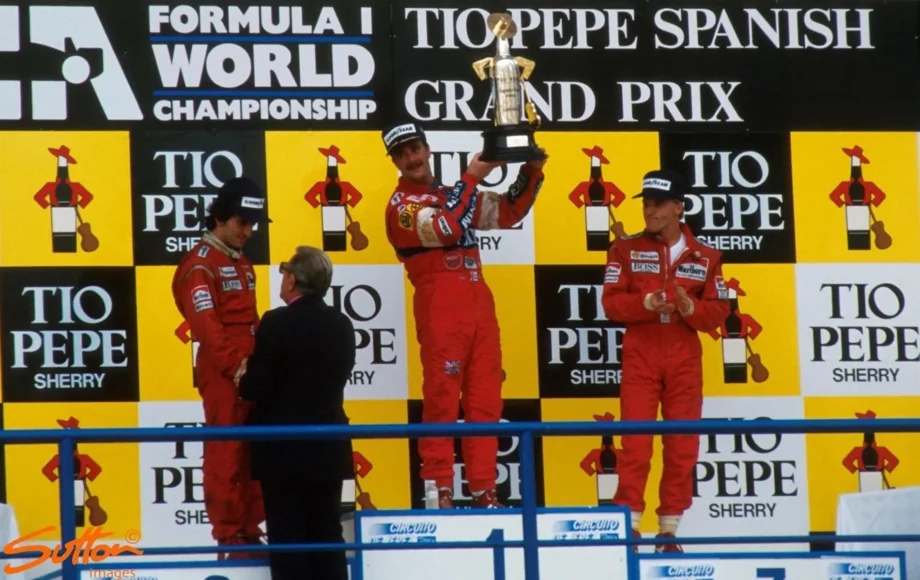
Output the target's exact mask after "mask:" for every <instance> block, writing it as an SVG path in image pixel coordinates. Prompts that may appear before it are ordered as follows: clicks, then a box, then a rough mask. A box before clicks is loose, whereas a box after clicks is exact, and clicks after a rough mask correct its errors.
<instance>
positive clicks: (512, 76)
mask: <svg viewBox="0 0 920 580" xmlns="http://www.w3.org/2000/svg"><path fill="white" fill-rule="evenodd" d="M486 22H487V24H488V26H489V29H490V30H491V31H492V33H493V34H495V39H496V45H495V56H490V57H488V58H484V59H482V60H477V61H476V62H474V63H473V70H474V71H476V75H477V76H478V77H479V80H483V81H484V80H486V77H487V76H488V77H491V78H492V98H493V102H494V103H495V115H494V119H493V126H492V127H490V128H489V129H487V130H485V131H483V132H482V138H483V147H482V155H481V156H480V159H482V160H483V161H505V162H511V163H515V162H527V161H533V160H536V159H543V158H544V157H545V155H544V154H543V153H542V152H541V151H540V149H539V148H538V147H537V144H536V143H535V142H534V137H533V133H534V131H535V130H536V129H539V128H540V124H541V119H540V115H539V114H538V113H537V108H536V107H535V106H534V104H533V101H531V100H530V95H528V94H527V87H526V86H525V85H524V81H526V80H527V79H528V78H529V77H530V74H531V73H532V72H533V69H534V66H536V64H535V63H534V62H533V61H532V60H528V59H526V58H522V57H520V56H511V48H510V43H509V39H510V38H512V37H514V34H515V33H516V32H517V25H516V24H515V23H514V20H512V18H511V15H510V14H508V13H493V14H490V15H489V19H488V20H487V21H486ZM486 68H488V69H489V72H488V73H486ZM522 97H523V103H522ZM522 104H523V105H524V106H523V107H522V106H521V105H522ZM522 108H523V110H524V113H525V114H526V115H527V120H526V121H524V120H522V119H521V109H522Z"/></svg>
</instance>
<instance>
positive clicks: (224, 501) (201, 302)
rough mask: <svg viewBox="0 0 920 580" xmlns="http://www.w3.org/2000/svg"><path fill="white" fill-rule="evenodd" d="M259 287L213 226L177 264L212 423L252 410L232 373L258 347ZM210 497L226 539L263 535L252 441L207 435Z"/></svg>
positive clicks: (230, 422) (177, 290)
mask: <svg viewBox="0 0 920 580" xmlns="http://www.w3.org/2000/svg"><path fill="white" fill-rule="evenodd" d="M255 287H256V275H255V270H254V269H253V267H252V263H251V262H250V261H249V259H248V258H246V257H245V256H243V255H242V254H240V253H239V252H237V251H235V250H233V249H231V248H229V247H227V246H226V245H225V244H223V243H222V242H221V241H220V240H218V239H217V238H216V237H215V236H214V235H213V234H211V233H210V232H205V234H204V236H202V239H201V242H199V244H198V245H197V246H195V247H194V248H192V249H191V250H190V251H189V252H188V253H187V254H185V256H183V257H182V260H181V261H180V262H179V266H178V267H177V268H176V273H175V275H174V277H173V283H172V292H173V298H174V300H175V302H176V306H177V307H178V308H179V312H180V313H181V314H182V316H183V318H185V320H186V321H188V323H189V324H190V326H191V331H192V334H193V335H194V336H195V337H197V339H198V340H199V341H200V347H199V349H198V358H197V361H196V367H197V371H198V391H199V393H200V394H201V398H202V401H203V404H204V416H205V424H206V425H208V426H220V427H231V426H238V425H242V424H243V422H244V421H245V419H246V415H247V413H248V411H249V407H250V403H248V402H246V401H243V400H242V399H240V398H239V395H238V393H237V388H236V386H235V385H234V384H233V379H234V376H235V375H236V374H237V371H238V370H239V368H240V364H241V362H242V361H243V359H244V358H246V357H248V356H249V355H250V354H251V353H252V350H253V345H254V336H255V330H256V327H257V326H258V323H259V313H258V310H257V309H256V292H255ZM204 504H205V509H206V510H207V512H208V518H209V519H210V520H211V525H212V527H213V529H212V536H213V537H214V539H215V540H217V541H218V542H219V543H221V544H234V543H235V544H244V543H257V540H255V537H258V536H261V535H262V532H261V530H260V529H259V527H258V526H259V524H260V523H262V522H263V521H264V520H265V510H264V507H263V505H262V493H261V488H260V486H259V483H258V482H257V481H253V480H251V479H250V473H249V444H248V442H246V441H206V442H205V443H204ZM242 538H246V539H247V540H248V541H241V539H242ZM231 557H233V556H232V555H231Z"/></svg>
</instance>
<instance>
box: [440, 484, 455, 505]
mask: <svg viewBox="0 0 920 580" xmlns="http://www.w3.org/2000/svg"><path fill="white" fill-rule="evenodd" d="M453 507H454V492H453V490H451V489H449V488H446V487H442V488H440V489H439V490H438V508H440V509H442V510H449V509H453Z"/></svg>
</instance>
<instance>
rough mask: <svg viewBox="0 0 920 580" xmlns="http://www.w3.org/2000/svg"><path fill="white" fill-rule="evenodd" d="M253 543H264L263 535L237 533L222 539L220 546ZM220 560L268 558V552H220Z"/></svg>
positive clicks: (218, 555) (218, 556)
mask: <svg viewBox="0 0 920 580" xmlns="http://www.w3.org/2000/svg"><path fill="white" fill-rule="evenodd" d="M251 544H259V545H262V537H261V536H254V535H246V534H242V533H240V534H236V535H233V536H230V537H229V538H226V539H224V540H221V541H219V542H218V543H217V545H218V546H248V545H251ZM217 559H218V560H267V559H268V552H219V553H218V554H217Z"/></svg>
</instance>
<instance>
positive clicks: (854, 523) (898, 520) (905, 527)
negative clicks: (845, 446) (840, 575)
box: [837, 487, 920, 580]
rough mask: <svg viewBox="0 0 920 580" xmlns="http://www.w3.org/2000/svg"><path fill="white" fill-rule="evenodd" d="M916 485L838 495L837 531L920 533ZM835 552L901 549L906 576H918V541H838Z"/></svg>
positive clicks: (919, 493)
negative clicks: (905, 563)
mask: <svg viewBox="0 0 920 580" xmlns="http://www.w3.org/2000/svg"><path fill="white" fill-rule="evenodd" d="M918 522H920V487H904V488H898V489H886V490H884V491H873V492H867V493H848V494H842V495H841V496H840V498H839V499H838V501H837V534H839V535H876V534H877V535H890V534H920V524H918ZM837 551H838V552H885V551H897V552H900V551H903V552H905V554H906V560H907V579H908V580H914V579H917V578H920V541H915V542H903V543H884V542H865V543H838V544H837Z"/></svg>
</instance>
